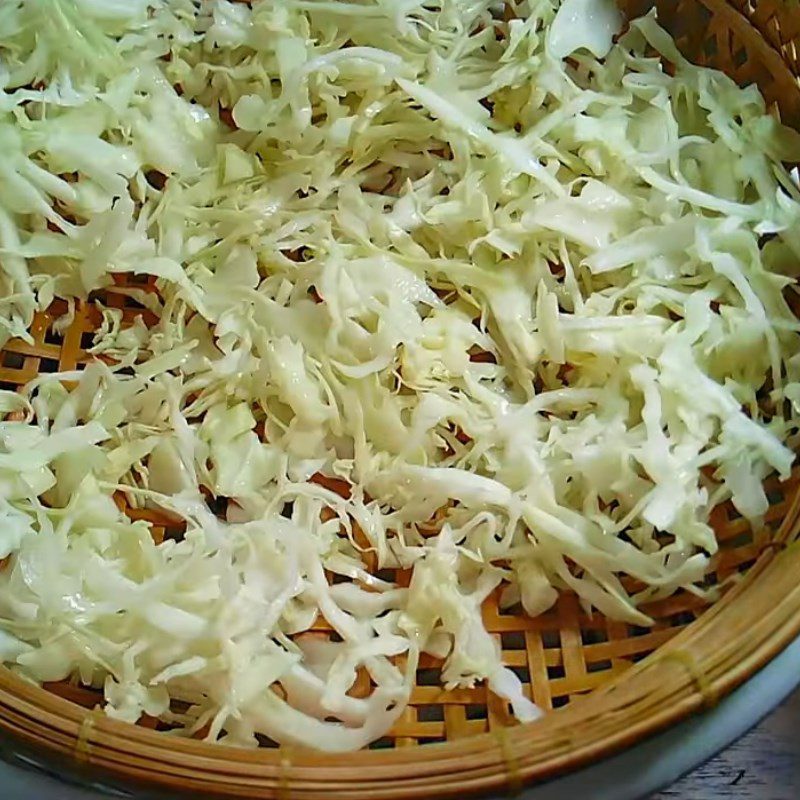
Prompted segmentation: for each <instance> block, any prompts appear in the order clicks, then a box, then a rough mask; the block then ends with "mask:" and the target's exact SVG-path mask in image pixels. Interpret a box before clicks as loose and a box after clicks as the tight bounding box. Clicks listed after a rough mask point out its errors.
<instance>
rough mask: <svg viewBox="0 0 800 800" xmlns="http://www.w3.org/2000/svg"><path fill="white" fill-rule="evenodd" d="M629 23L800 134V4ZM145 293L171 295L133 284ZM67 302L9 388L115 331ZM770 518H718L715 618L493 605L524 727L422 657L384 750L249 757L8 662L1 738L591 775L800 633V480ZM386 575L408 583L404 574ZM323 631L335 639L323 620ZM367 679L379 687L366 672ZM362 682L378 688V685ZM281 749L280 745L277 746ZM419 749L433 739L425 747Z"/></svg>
mask: <svg viewBox="0 0 800 800" xmlns="http://www.w3.org/2000/svg"><path fill="white" fill-rule="evenodd" d="M620 5H621V6H622V7H623V9H624V10H625V11H626V12H627V13H628V15H629V16H631V17H633V16H638V15H640V14H643V13H646V12H647V11H648V10H649V9H650V8H652V7H653V6H654V5H656V6H657V7H658V11H659V21H660V23H661V24H662V25H663V26H665V27H666V28H667V29H668V30H670V31H671V33H673V35H674V36H675V37H676V41H677V43H678V45H679V47H680V48H681V49H682V50H683V52H684V53H686V54H687V55H688V56H689V57H690V58H692V60H694V61H695V62H698V63H704V64H709V65H713V66H716V67H718V68H720V69H723V70H724V71H726V72H727V73H728V74H729V75H731V76H732V77H733V78H735V79H736V80H737V81H738V82H740V83H742V84H747V83H752V82H756V83H758V85H759V87H760V88H761V90H762V93H763V94H764V96H765V98H766V100H767V103H768V104H769V105H770V106H771V108H772V110H774V111H775V113H778V114H780V116H781V118H782V119H783V120H784V121H785V122H788V123H790V124H793V125H794V126H796V127H800V83H798V78H797V75H798V73H800V6H798V4H797V3H796V2H793V0H787V2H778V0H766V1H762V2H757V3H756V2H751V0H730V2H725V1H724V0H678V1H677V2H675V1H674V0H673V1H672V2H659V3H655V4H654V3H648V2H639V0H631V1H630V2H623V3H621V4H620ZM129 285H135V286H136V288H137V289H144V290H148V291H155V288H154V286H153V285H152V284H150V283H142V282H141V281H140V280H138V279H133V283H132V284H129ZM126 288H127V286H126V284H125V283H124V282H123V281H122V280H121V279H120V281H119V283H118V285H116V286H115V287H112V288H111V289H109V290H107V291H106V292H105V293H104V294H103V296H102V298H98V299H102V301H103V303H104V304H105V305H107V306H112V307H115V308H119V309H121V310H122V311H123V319H124V321H125V322H126V323H127V324H132V322H133V321H134V319H135V318H136V317H137V316H143V317H144V320H145V322H148V321H149V322H152V321H153V320H152V319H150V320H148V315H149V314H150V312H148V311H147V310H146V309H144V307H143V306H141V305H140V304H138V303H136V302H135V301H134V300H132V299H131V298H130V297H129V296H128V295H127V294H126V291H125V290H126ZM65 310H66V305H65V304H63V303H61V302H60V301H56V302H55V303H54V305H53V306H52V307H51V308H50V309H48V311H47V312H45V313H39V314H37V315H36V318H35V320H34V323H33V325H32V328H31V335H32V338H33V344H27V343H25V342H22V341H20V340H13V341H11V342H9V343H8V344H7V345H6V347H5V348H4V349H3V351H2V353H0V387H1V388H10V389H16V388H18V387H20V386H22V385H24V384H25V383H27V382H28V381H30V380H32V379H33V378H35V377H36V376H37V375H38V374H40V373H42V372H55V371H63V370H73V369H76V368H80V366H81V365H82V364H84V363H86V361H87V360H88V356H87V355H86V353H85V349H86V348H87V347H88V346H89V345H90V343H91V338H92V332H93V331H94V330H95V328H96V327H97V326H98V325H99V323H100V312H99V309H98V307H97V306H96V305H95V303H94V302H93V298H90V301H89V302H87V303H85V304H81V305H79V307H78V308H77V310H76V313H75V316H74V320H73V321H72V323H71V324H70V326H69V327H68V328H67V329H66V330H64V331H62V332H56V331H55V330H54V329H53V326H52V323H53V321H54V320H55V319H58V318H59V316H61V315H62V314H63V313H64V311H65ZM767 493H768V497H769V501H770V509H769V512H768V513H767V515H766V520H765V526H764V528H763V529H761V530H758V531H754V530H751V529H750V526H749V525H748V523H747V521H746V520H745V519H743V518H742V517H740V516H739V515H738V514H737V513H736V512H735V510H734V509H733V508H732V507H730V506H727V507H719V508H717V509H716V510H715V512H714V514H713V516H712V524H713V526H714V528H715V530H716V532H717V536H718V539H719V541H720V551H719V553H718V554H717V556H716V557H715V559H714V562H713V569H712V570H711V571H710V572H709V574H708V576H707V578H706V586H707V587H712V586H717V587H719V590H720V592H721V595H722V597H721V599H720V600H718V601H717V602H716V603H715V604H714V605H712V606H711V607H708V606H707V603H706V602H705V601H704V600H703V599H701V598H700V597H697V596H695V595H693V594H690V593H688V592H681V593H679V594H677V595H675V596H673V597H670V598H668V599H666V600H661V601H658V602H654V603H651V604H649V605H644V606H643V607H642V610H643V611H645V613H647V614H649V615H650V616H651V617H652V618H653V619H654V620H655V621H656V624H655V625H654V626H653V627H652V628H639V627H636V626H632V625H629V624H626V623H622V622H615V621H612V620H608V619H606V618H604V617H603V616H601V615H599V614H596V615H594V616H592V617H589V616H587V615H586V614H585V613H584V612H583V611H582V610H581V608H580V606H579V603H578V601H577V598H576V597H575V596H573V595H571V594H563V595H562V596H561V597H560V599H559V601H558V603H557V605H556V607H555V608H554V609H553V610H551V611H550V612H548V613H546V614H544V615H542V616H539V617H537V618H535V619H532V618H529V617H527V616H526V615H524V614H523V613H522V612H521V611H520V610H519V609H515V608H512V609H509V610H506V611H504V610H501V609H500V608H499V606H498V603H497V595H496V594H495V595H493V596H492V597H490V598H489V600H488V601H487V602H486V604H485V605H484V608H483V616H484V621H485V624H486V627H487V629H488V630H489V631H490V632H491V633H492V634H493V635H494V636H495V637H496V638H497V640H498V641H499V643H500V645H501V648H502V652H503V661H504V663H506V664H507V665H508V666H510V667H511V668H512V669H513V671H514V672H515V673H516V674H517V676H518V677H519V678H520V679H521V680H522V682H523V683H524V684H525V686H526V687H528V690H529V694H530V696H531V698H532V699H533V700H534V701H535V702H536V703H537V704H538V705H539V706H540V707H541V708H543V709H546V710H547V711H549V712H552V713H548V714H547V715H546V717H545V718H544V720H541V721H539V722H537V723H535V724H533V725H527V726H519V725H517V724H516V723H515V722H514V720H513V719H512V718H511V717H510V716H509V714H508V712H507V710H506V705H505V703H504V702H503V701H502V700H500V699H499V698H497V697H496V696H494V695H492V694H491V693H489V692H488V690H487V689H486V688H485V687H484V686H477V687H475V688H473V689H457V690H454V691H450V692H447V691H445V690H444V689H443V688H442V687H441V685H440V670H439V662H437V661H436V660H435V659H433V658H432V657H429V656H424V657H423V659H422V660H421V663H420V665H419V669H418V670H417V675H416V682H415V686H414V688H413V691H412V695H411V703H410V705H409V707H408V708H407V709H406V711H405V712H404V714H403V715H402V717H401V718H400V719H399V720H398V722H397V723H396V724H395V726H394V728H393V729H392V730H391V731H390V733H389V734H388V735H387V736H386V737H384V738H382V739H380V740H378V741H377V742H374V743H373V744H372V745H371V746H370V748H369V749H367V750H363V751H359V752H356V753H350V754H345V755H340V754H337V755H326V754H320V753H317V752H313V751H310V750H302V749H300V748H288V747H282V748H274V747H269V746H265V747H262V748H260V749H258V750H243V749H234V748H230V747H224V746H219V745H214V746H212V745H208V744H205V743H203V742H201V741H196V740H185V739H178V738H175V737H166V736H165V735H164V733H163V732H161V731H160V730H159V729H160V728H162V727H163V726H162V724H161V723H159V722H158V721H157V720H153V719H149V718H145V719H144V720H143V721H141V722H140V723H139V724H138V725H137V726H132V725H127V724H124V723H121V722H117V721H115V720H112V719H109V718H107V717H105V716H104V715H103V714H102V713H101V712H99V711H98V710H96V708H95V707H96V706H97V704H98V701H99V700H100V699H101V698H100V695H99V694H98V693H96V692H94V691H92V690H89V689H86V688H83V687H81V686H78V685H74V684H72V683H58V684H48V685H46V686H45V687H44V688H40V687H38V686H34V685H32V684H29V683H27V682H24V681H23V680H22V679H21V678H19V677H16V676H15V675H14V674H12V673H11V672H10V671H8V670H7V669H5V668H0V730H2V731H4V732H6V733H10V734H12V735H14V736H17V737H19V739H20V740H22V741H23V742H24V743H26V744H28V745H33V746H35V747H37V748H38V749H40V750H44V751H47V752H50V753H52V754H58V755H61V756H67V757H69V758H74V759H77V760H78V762H80V763H83V764H86V765H90V766H91V767H92V768H100V769H102V770H106V771H109V772H110V773H112V774H114V775H116V776H117V777H122V778H126V779H131V780H135V781H144V782H146V783H148V784H150V785H153V786H158V787H160V788H161V789H178V788H180V789H186V790H193V791H195V792H200V793H201V796H202V797H208V796H227V797H256V796H257V797H275V798H281V799H282V800H283V798H292V800H299V799H300V798H319V797H331V798H334V797H335V798H339V799H340V800H343V799H344V798H364V800H380V799H381V798H386V799H387V800H388V799H389V798H412V797H416V798H423V797H424V798H428V797H433V796H436V797H463V796H465V795H466V794H468V793H470V792H477V791H488V790H496V791H497V790H501V789H503V788H510V789H512V790H516V789H519V788H520V787H521V786H522V785H523V784H524V783H526V782H529V781H533V780H540V779H543V778H545V777H549V776H552V775H554V774H557V773H561V772H564V771H567V770H572V769H575V768H577V767H579V766H581V765H584V764H586V763H588V762H590V761H592V760H594V759H597V758H599V757H601V756H604V755H608V754H610V753H612V752H614V751H616V750H619V749H621V748H623V747H625V746H627V745H630V744H631V743H633V742H635V741H637V740H638V739H640V738H641V737H643V736H645V735H648V734H651V733H654V732H656V731H658V730H661V729H663V728H665V727H666V726H668V725H670V724H672V723H674V722H676V721H677V720H680V719H681V718H683V717H685V716H687V715H688V714H691V713H692V712H694V711H696V710H698V709H700V708H702V707H704V706H710V705H713V704H714V703H715V702H716V700H717V699H718V698H719V697H721V696H722V695H724V694H726V693H728V692H730V691H731V690H732V689H734V688H735V687H736V686H738V685H739V684H741V683H742V682H743V681H745V680H746V679H747V678H748V677H749V676H750V675H752V674H753V672H755V671H756V670H757V669H758V668H760V667H761V666H763V665H764V664H765V663H766V662H768V661H769V660H770V659H771V658H772V657H773V656H775V654H777V653H778V652H779V651H780V650H781V649H782V648H783V647H785V646H786V645H787V644H788V642H790V641H791V640H792V639H793V638H795V637H796V636H797V635H798V633H800V581H798V580H797V577H796V576H797V575H800V548H798V547H796V546H794V540H795V538H796V535H797V532H798V529H799V528H800V470H796V471H795V473H794V474H793V476H792V478H791V479H790V480H788V481H786V482H784V483H779V482H778V481H777V480H776V479H771V480H770V481H768V486H767ZM126 510H127V513H129V515H130V516H131V517H134V518H145V519H147V520H148V521H149V522H150V523H151V526H152V532H153V536H154V538H156V540H159V539H162V538H163V537H165V536H172V535H176V534H179V533H180V531H176V530H175V529H174V528H172V527H170V522H169V520H168V519H166V518H164V517H159V516H158V515H157V514H154V513H153V512H148V511H142V510H138V509H132V508H128V509H126ZM381 577H384V578H387V579H390V580H396V581H397V582H398V583H400V584H401V585H403V584H406V585H407V582H408V578H409V575H408V574H407V573H403V572H402V571H400V570H397V571H395V570H387V571H382V572H381ZM312 630H315V631H317V633H318V634H319V635H320V636H327V635H329V633H330V629H329V628H327V627H326V625H324V624H322V623H318V624H317V625H316V626H315V627H314V628H312ZM363 678H364V680H368V678H366V676H363ZM363 688H367V689H368V686H365V687H363ZM265 744H268V743H265ZM419 745H432V746H425V747H420V746H419Z"/></svg>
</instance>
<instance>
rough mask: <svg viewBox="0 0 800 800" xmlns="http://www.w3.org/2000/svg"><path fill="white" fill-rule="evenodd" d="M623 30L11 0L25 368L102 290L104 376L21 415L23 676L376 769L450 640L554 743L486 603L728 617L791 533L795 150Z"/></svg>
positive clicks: (1, 608)
mask: <svg viewBox="0 0 800 800" xmlns="http://www.w3.org/2000/svg"><path fill="white" fill-rule="evenodd" d="M621 25H622V20H621V18H620V16H619V15H618V14H617V13H616V11H615V10H614V7H613V5H610V4H609V3H607V2H605V0H565V2H564V3H563V5H561V6H560V8H559V3H558V2H556V0H507V2H505V3H503V2H497V1H496V0H425V1H424V2H422V1H421V0H402V2H400V1H398V0H361V2H356V0H352V2H332V1H329V0H275V2H267V1H266V0H264V1H263V2H258V1H257V0H256V2H253V3H252V7H251V6H248V5H245V4H242V3H232V2H228V1H227V0H114V2H109V1H108V0H71V1H70V0H6V2H3V3H2V4H0V85H2V87H3V93H2V95H0V265H2V274H1V275H0V283H1V285H2V289H1V290H0V294H2V299H0V343H5V342H7V341H9V340H10V339H11V338H14V337H16V338H17V339H18V340H23V341H27V342H31V341H32V340H31V334H30V333H29V329H30V327H31V323H32V321H33V317H34V314H35V313H36V312H37V311H39V310H44V309H46V308H47V307H48V306H49V305H50V304H51V302H52V301H53V299H54V298H61V299H62V300H66V301H67V303H66V304H65V305H64V306H63V307H64V308H66V312H65V313H64V316H63V317H62V318H60V319H59V320H58V323H57V325H56V328H55V332H56V334H58V333H59V332H60V333H61V334H63V333H64V332H65V331H69V330H75V328H74V327H73V328H70V324H71V323H72V321H73V320H74V319H75V316H76V315H81V314H85V313H86V312H85V306H84V305H82V304H81V303H80V302H78V301H80V300H85V299H86V298H87V297H88V296H89V295H90V293H92V292H94V291H96V290H105V294H104V295H101V297H102V298H104V299H102V300H98V301H97V302H96V303H95V307H96V308H99V309H100V310H101V314H102V324H100V326H99V328H98V330H97V333H96V334H95V336H94V340H93V342H92V343H91V344H89V343H87V342H84V346H86V347H90V353H91V354H93V355H94V356H96V358H94V359H90V362H91V363H89V364H88V366H86V367H85V368H84V369H82V370H81V369H79V368H77V367H76V368H74V369H73V366H74V365H72V364H69V365H68V368H67V369H66V370H65V371H62V372H61V373H57V374H42V375H39V377H36V378H35V379H33V380H31V382H30V383H29V384H28V385H27V386H26V387H25V388H24V390H23V391H22V392H16V393H15V392H14V391H12V390H11V389H9V390H7V391H3V392H2V393H0V409H2V413H3V418H4V421H3V422H0V448H1V449H2V452H0V513H2V515H3V520H2V526H1V527H0V557H6V561H5V562H4V566H3V568H2V570H0V629H1V630H2V632H0V659H2V660H3V661H5V662H6V663H7V664H8V665H9V666H10V667H11V669H13V670H14V671H16V672H17V673H19V674H20V675H22V676H25V677H26V678H28V679H32V680H34V681H40V682H46V681H57V680H61V679H65V678H68V677H72V678H73V679H75V680H80V681H81V682H83V683H84V684H87V685H91V686H93V687H102V688H104V692H105V699H106V705H105V710H106V712H107V713H108V714H109V715H111V716H113V717H116V718H119V719H122V720H128V721H135V720H137V719H139V718H140V717H141V715H142V714H148V715H150V716H152V717H158V718H160V719H161V720H162V721H163V722H165V723H167V724H168V725H169V726H172V727H174V728H175V733H176V734H177V735H195V734H197V733H198V732H201V733H202V735H205V737H206V738H207V739H208V740H211V741H216V740H223V741H225V742H227V743H231V744H238V745H255V744H256V743H257V738H256V737H257V735H261V736H264V737H268V738H269V739H272V740H273V741H274V742H278V743H284V744H285V743H301V744H304V745H307V746H312V747H316V748H320V749H323V750H348V749H355V748H359V747H362V746H365V745H367V744H368V743H370V742H371V741H373V740H375V739H377V738H379V737H381V736H383V735H384V734H385V733H386V732H387V731H388V730H389V729H390V728H391V726H392V725H393V724H394V723H395V721H396V720H397V719H398V718H399V717H400V715H401V714H402V713H403V710H404V708H405V707H406V705H407V702H408V699H409V692H410V688H411V686H412V684H413V681H414V677H415V672H416V669H417V666H418V664H419V659H420V656H421V654H423V653H430V654H433V655H435V656H438V657H441V658H443V659H444V662H443V664H444V665H443V668H442V673H441V674H442V681H443V683H444V685H445V686H446V687H448V688H449V687H456V686H461V687H464V686H472V685H474V684H475V683H476V682H479V681H486V682H487V684H488V686H489V688H490V690H491V691H493V692H495V693H496V694H497V695H499V696H500V697H502V698H504V699H505V700H507V701H508V702H509V703H510V704H511V707H512V709H513V713H514V714H516V716H517V717H518V718H519V719H521V720H530V719H533V718H535V717H536V716H537V715H538V714H539V710H538V709H537V707H536V706H535V705H534V704H533V703H532V702H531V698H530V696H529V695H528V694H527V691H528V690H527V689H525V690H523V688H522V686H521V682H520V680H519V678H518V677H517V675H516V674H515V673H514V672H512V671H511V670H510V669H509V668H507V667H504V666H503V664H502V658H501V649H500V645H499V642H498V641H497V639H496V637H495V636H493V635H491V634H490V633H488V632H487V630H486V628H485V626H484V623H483V621H482V618H481V605H482V602H483V601H484V600H485V599H486V598H487V597H488V596H489V595H490V594H492V593H493V592H497V593H499V597H500V602H501V605H502V606H503V607H506V608H510V607H511V606H513V605H514V604H515V603H518V602H519V603H521V605H522V607H523V608H524V609H525V610H526V611H527V612H528V613H529V614H531V615H536V614H541V613H543V612H546V611H547V610H548V609H550V608H551V607H552V606H553V604H554V603H555V601H556V599H557V596H558V592H559V591H560V590H572V591H574V592H575V593H576V594H577V596H578V597H579V598H580V601H581V603H582V605H583V607H584V609H585V611H586V613H592V611H593V610H594V611H596V612H597V611H599V612H601V613H602V614H605V615H607V616H609V617H611V618H613V619H616V620H621V621H624V622H626V623H630V624H633V625H648V624H649V623H650V622H651V620H650V618H649V617H648V615H647V606H646V604H647V603H648V602H651V601H655V600H659V599H661V598H665V597H667V596H669V595H671V594H673V593H675V592H676V591H678V590H681V589H682V590H688V591H690V592H695V593H700V594H702V593H707V592H709V591H710V590H709V589H708V588H707V587H706V586H705V585H704V583H703V579H704V576H705V573H706V572H707V569H708V567H709V559H710V556H712V555H713V554H714V552H715V551H716V550H717V542H716V539H715V535H714V532H713V530H712V528H711V527H710V525H709V514H710V511H711V509H712V508H714V507H715V506H717V505H719V504H720V503H722V502H723V501H725V500H727V499H732V501H733V505H734V506H735V508H736V509H738V511H739V512H740V513H741V514H742V515H743V516H745V517H747V518H748V519H749V520H751V522H752V523H753V524H755V525H758V524H760V523H761V520H762V519H763V517H764V514H765V512H766V511H767V509H768V505H769V503H768V499H767V496H766V494H765V490H764V489H763V488H762V482H763V479H765V478H766V477H767V476H768V475H769V474H770V473H772V472H777V473H778V475H779V476H781V477H786V476H787V475H788V474H789V473H790V471H791V464H792V461H793V452H792V449H791V448H790V446H789V445H790V444H791V440H792V436H793V435H794V434H795V432H796V431H797V421H798V411H800V405H798V404H800V357H798V324H797V321H796V319H795V317H794V315H793V313H792V312H791V311H790V308H789V306H788V304H787V302H786V299H785V296H788V294H789V293H791V292H792V291H794V288H793V282H794V281H793V279H794V277H795V275H796V273H797V271H798V267H797V265H798V263H800V262H798V258H800V192H798V188H797V185H796V175H794V174H791V173H789V172H787V170H786V169H785V168H784V167H783V166H782V162H786V163H789V162H792V161H793V160H794V161H800V136H798V134H796V133H794V132H792V131H790V130H789V129H787V128H784V127H782V126H781V125H780V124H779V123H777V122H776V121H775V119H774V118H773V117H772V116H769V115H768V114H767V113H766V108H765V103H764V100H763V99H762V97H761V96H760V94H759V93H758V91H757V90H756V89H755V88H754V87H748V88H744V89H742V88H739V87H737V86H736V85H735V84H734V83H733V82H732V81H731V80H730V79H728V78H727V77H725V76H723V75H721V74H720V73H718V72H713V71H710V70H708V69H701V68H698V67H695V66H693V65H691V64H690V63H688V62H687V61H686V60H684V58H683V57H682V56H681V55H680V54H679V52H678V51H677V49H676V47H675V45H674V44H673V42H672V40H671V39H670V38H669V37H668V36H667V34H666V33H665V32H664V31H663V30H662V29H661V28H660V27H659V26H658V24H657V22H656V20H655V18H654V17H653V16H648V17H645V18H643V19H639V20H636V21H634V22H632V23H630V25H629V27H628V26H625V32H624V33H622V35H621V37H620V38H619V39H618V40H617V41H616V43H614V44H612V37H613V36H614V35H615V34H616V33H617V32H618V30H619V29H620V27H621ZM659 55H660V56H661V58H659ZM664 62H668V63H669V64H670V65H671V68H670V69H669V70H667V69H665V68H664V66H663V64H664ZM673 73H674V74H673ZM165 179H166V180H165ZM120 274H126V275H127V276H128V278H127V280H126V281H122V282H120V281H119V280H117V281H114V280H113V276H115V275H120ZM136 276H154V277H155V278H156V279H157V288H158V291H157V292H156V291H151V290H150V289H149V288H148V286H147V285H145V284H143V283H141V282H137V278H136ZM138 280H139V281H141V280H142V279H138ZM115 298H116V300H115ZM130 299H132V300H135V301H137V302H138V303H139V304H140V306H144V307H145V309H146V311H144V310H141V311H140V312H134V313H133V314H131V313H128V314H127V315H126V317H125V319H124V320H123V314H122V312H121V310H120V307H121V306H122V305H123V304H122V303H121V302H119V301H120V300H128V304H129V305H130V302H129V301H130ZM112 301H113V302H112ZM137 313H138V318H137V319H134V318H135V317H136V316H137ZM148 315H151V316H149V317H148ZM148 319H149V320H150V322H149V323H147V324H146V322H147V320H148ZM479 353H482V354H484V355H477V354H479ZM485 354H488V355H485ZM26 368H27V367H26ZM61 368H62V370H64V369H65V368H64V365H62V367H61ZM12 388H13V387H12ZM787 443H788V444H787ZM319 475H322V476H325V478H327V479H328V480H322V481H321V480H320V479H319V478H318V477H317V478H315V480H314V481H312V480H310V478H311V477H312V476H319ZM332 479H336V480H338V481H339V482H340V483H338V484H336V483H334V482H333V480H332ZM345 484H346V485H347V487H348V491H343V492H337V491H334V489H335V488H336V487H337V486H344V485H345ZM331 487H333V488H331ZM201 490H202V491H201ZM115 494H121V495H124V496H125V497H126V498H127V501H128V504H129V505H130V506H131V507H132V508H134V509H140V510H147V509H150V510H151V511H153V510H156V511H159V512H167V513H169V514H170V515H172V517H173V518H174V519H175V520H177V521H181V522H182V523H183V524H185V535H184V536H167V538H166V539H165V540H164V541H163V543H161V544H156V543H155V541H154V540H153V538H152V537H151V534H150V528H149V524H148V522H147V521H145V520H144V519H139V520H138V521H132V520H131V519H130V518H129V516H126V515H125V514H123V513H122V512H121V511H120V510H119V509H118V507H117V505H116V504H115V502H114V499H113V497H114V495H115ZM343 494H345V495H347V496H346V497H345V496H342V495H343ZM216 498H223V499H229V500H230V502H228V505H227V512H226V513H222V512H219V508H220V507H223V506H224V505H225V503H224V502H221V503H214V502H211V501H212V499H216ZM215 512H217V513H215ZM140 516H141V515H140ZM432 518H433V521H432ZM398 568H402V569H403V570H408V571H410V575H411V577H410V583H409V582H405V584H404V583H403V582H402V581H397V582H395V581H394V579H393V578H392V575H393V574H394V573H391V572H389V573H384V572H380V573H379V574H376V571H377V570H392V569H398ZM406 574H408V573H406ZM331 576H336V578H337V580H335V581H334V580H332V579H331ZM626 587H627V588H626ZM631 587H634V588H631ZM636 587H638V588H636ZM323 620H324V621H325V622H327V624H329V625H330V626H331V627H332V628H333V629H334V631H335V632H336V634H337V635H336V636H334V637H330V640H329V637H327V636H325V635H324V634H323V635H322V636H321V635H320V634H315V633H313V632H309V629H310V628H312V627H313V626H315V624H317V623H319V622H321V621H323ZM365 671H366V673H368V675H369V677H370V679H371V680H370V681H367V685H368V687H369V690H370V691H369V694H368V696H366V697H365V696H363V692H360V693H359V692H353V691H352V689H353V686H354V683H355V682H356V680H357V676H358V675H364V674H365ZM359 685H361V686H362V688H363V683H360V684H359ZM356 695H358V696H356Z"/></svg>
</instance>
